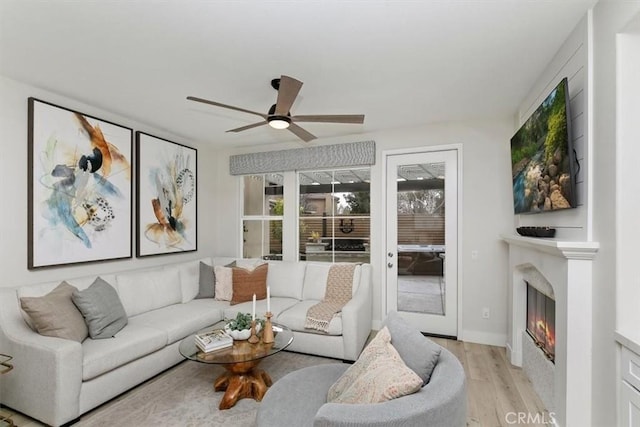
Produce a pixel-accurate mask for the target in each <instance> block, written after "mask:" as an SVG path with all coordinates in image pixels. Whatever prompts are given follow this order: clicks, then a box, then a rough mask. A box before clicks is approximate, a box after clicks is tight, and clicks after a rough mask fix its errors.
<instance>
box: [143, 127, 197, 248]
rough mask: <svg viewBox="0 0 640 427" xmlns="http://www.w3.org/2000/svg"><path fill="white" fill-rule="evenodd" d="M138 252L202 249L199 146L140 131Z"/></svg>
mask: <svg viewBox="0 0 640 427" xmlns="http://www.w3.org/2000/svg"><path fill="white" fill-rule="evenodd" d="M136 139H137V144H136V160H137V168H136V170H137V173H138V187H137V188H138V197H137V212H138V240H137V246H136V248H137V251H136V253H137V256H139V257H143V256H149V255H162V254H170V253H180V252H189V251H195V250H197V249H198V240H197V237H198V221H197V191H196V190H197V181H196V180H197V172H198V171H197V154H198V152H197V150H196V149H194V148H190V147H186V146H184V145H180V144H177V143H175V142H171V141H168V140H166V139H161V138H157V137H155V136H151V135H148V134H146V133H143V132H136Z"/></svg>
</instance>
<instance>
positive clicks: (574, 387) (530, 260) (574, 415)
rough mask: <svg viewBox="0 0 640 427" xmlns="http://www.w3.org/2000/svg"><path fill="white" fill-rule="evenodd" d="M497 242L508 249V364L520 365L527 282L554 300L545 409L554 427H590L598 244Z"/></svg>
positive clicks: (518, 238)
mask: <svg viewBox="0 0 640 427" xmlns="http://www.w3.org/2000/svg"><path fill="white" fill-rule="evenodd" d="M502 238H503V240H504V241H505V242H506V243H507V244H508V246H509V282H510V285H509V289H508V319H507V329H508V331H507V356H508V358H509V360H510V362H511V363H512V364H513V365H515V366H522V365H523V343H524V342H525V339H526V337H528V334H527V333H526V324H527V320H526V319H527V317H526V308H527V284H526V282H528V283H529V284H532V285H533V286H535V287H536V288H537V289H539V290H540V289H542V290H543V293H545V294H546V295H552V296H553V298H554V299H555V351H554V353H555V366H554V367H553V373H552V377H553V378H552V381H551V384H550V385H549V387H550V388H551V389H552V393H551V395H552V399H553V402H550V403H549V404H548V405H547V406H550V408H549V407H548V408H547V409H549V410H550V411H553V413H554V417H553V418H554V420H555V422H556V425H558V426H574V425H576V426H578V425H584V426H587V425H591V424H592V423H591V412H590V411H589V410H588V408H590V407H591V396H592V392H593V390H592V380H591V377H592V348H591V347H592V326H591V323H592V292H593V291H592V262H593V258H594V257H595V255H596V253H597V251H598V248H599V245H598V243H597V242H563V241H557V240H550V239H537V238H531V237H522V236H516V235H504V236H502ZM549 363H550V362H549ZM525 372H526V371H525ZM541 398H542V396H541ZM543 402H544V400H543ZM545 404H547V403H545Z"/></svg>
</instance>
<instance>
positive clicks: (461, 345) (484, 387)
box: [432, 338, 551, 427]
mask: <svg viewBox="0 0 640 427" xmlns="http://www.w3.org/2000/svg"><path fill="white" fill-rule="evenodd" d="M432 339H433V340H434V341H436V342H437V343H438V344H440V345H441V346H443V347H445V348H446V349H448V350H449V351H450V352H452V353H453V354H455V355H456V356H457V357H458V359H459V360H460V362H462V365H463V366H464V371H465V373H466V376H467V390H468V393H467V396H468V399H467V425H468V426H483V427H494V426H544V425H549V424H550V421H551V417H550V415H549V412H548V411H547V410H546V409H545V407H544V404H543V403H542V401H541V400H540V398H539V397H538V395H537V394H536V393H535V391H534V390H533V388H532V386H531V382H530V381H529V379H528V378H527V376H526V375H525V374H524V372H523V371H522V369H521V368H518V367H515V366H513V365H511V363H509V361H508V360H507V358H506V353H505V349H504V347H495V346H489V345H482V344H474V343H467V342H462V341H454V340H447V339H441V338H432Z"/></svg>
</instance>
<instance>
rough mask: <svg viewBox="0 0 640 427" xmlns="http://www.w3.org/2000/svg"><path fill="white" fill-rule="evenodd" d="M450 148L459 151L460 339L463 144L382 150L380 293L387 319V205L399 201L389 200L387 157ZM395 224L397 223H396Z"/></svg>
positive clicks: (458, 323) (458, 265) (459, 315)
mask: <svg viewBox="0 0 640 427" xmlns="http://www.w3.org/2000/svg"><path fill="white" fill-rule="evenodd" d="M449 150H456V152H457V165H456V167H457V179H458V185H457V187H458V194H457V197H458V221H457V222H458V223H457V232H458V233H457V234H458V236H457V237H458V242H457V243H458V244H457V247H458V248H457V254H456V255H457V259H458V261H457V265H456V272H457V275H458V281H457V286H458V301H457V310H458V313H457V317H458V319H457V337H458V339H461V338H462V301H463V287H462V280H463V277H462V266H461V264H462V263H461V260H462V209H463V205H462V193H463V185H462V164H463V162H462V144H448V145H430V146H423V147H412V148H400V149H393V150H383V151H382V159H381V161H382V177H381V185H382V189H383V190H382V194H383V205H382V206H383V209H382V211H383V214H382V216H383V224H384V230H383V233H382V241H383V242H384V244H381V245H380V248H379V250H380V253H379V256H380V258H379V259H381V260H382V264H381V271H384V272H385V274H384V275H382V276H383V280H382V286H381V288H382V289H381V293H380V297H381V300H380V310H381V313H380V315H381V317H380V318H381V319H383V320H384V319H385V318H386V317H387V312H388V309H387V274H386V270H387V267H386V264H387V245H386V240H387V227H388V226H389V223H388V220H387V209H386V206H387V204H388V203H394V204H395V203H397V201H396V200H392V201H390V200H388V194H387V172H388V171H387V157H389V156H394V155H399V154H412V153H430V152H436V151H449ZM394 226H395V224H394Z"/></svg>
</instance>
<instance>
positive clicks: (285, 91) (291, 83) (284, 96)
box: [275, 76, 302, 116]
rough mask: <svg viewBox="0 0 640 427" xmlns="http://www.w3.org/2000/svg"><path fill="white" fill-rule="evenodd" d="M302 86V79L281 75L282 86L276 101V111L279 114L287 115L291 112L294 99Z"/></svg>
mask: <svg viewBox="0 0 640 427" xmlns="http://www.w3.org/2000/svg"><path fill="white" fill-rule="evenodd" d="M301 87H302V82H301V81H300V80H296V79H294V78H293V77H289V76H281V77H280V87H279V88H278V100H277V101H276V111H275V114H276V115H277V116H286V115H288V114H289V110H291V106H292V105H293V101H295V100H296V97H297V96H298V93H299V92H300V88H301Z"/></svg>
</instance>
